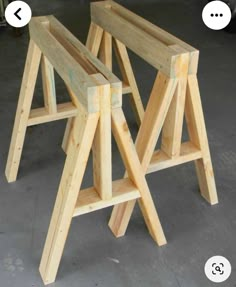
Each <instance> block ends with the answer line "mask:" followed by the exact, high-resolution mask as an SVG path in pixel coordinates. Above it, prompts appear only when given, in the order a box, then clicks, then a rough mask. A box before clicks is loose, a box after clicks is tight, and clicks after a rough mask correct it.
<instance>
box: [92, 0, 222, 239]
mask: <svg viewBox="0 0 236 287" xmlns="http://www.w3.org/2000/svg"><path fill="white" fill-rule="evenodd" d="M91 20H92V22H91V26H90V31H89V35H88V39H87V46H88V47H89V49H90V50H91V51H92V52H93V54H94V55H98V53H99V51H100V55H101V56H100V57H101V59H102V60H103V61H104V63H105V64H106V65H107V67H109V68H110V69H111V59H112V53H111V51H112V43H114V48H115V51H116V55H117V56H118V62H119V64H120V67H121V71H122V73H123V76H124V83H127V82H128V83H129V88H131V91H135V92H134V93H133V97H134V98H135V99H136V100H134V101H133V102H134V105H135V106H134V108H135V110H136V111H142V110H143V108H142V106H141V103H140V101H139V97H138V96H137V95H138V93H137V92H136V91H137V89H136V85H135V84H134V83H135V79H134V75H133V72H132V68H131V65H130V61H129V59H128V53H127V48H129V49H130V50H132V51H133V52H134V53H136V54H137V55H138V56H140V57H141V58H142V59H143V60H145V61H146V62H147V63H149V64H151V65H152V66H153V67H154V68H156V69H157V70H158V74H157V77H156V80H155V83H154V86H153V89H152V92H151V96H150V99H149V102H148V105H147V108H146V111H145V114H144V116H142V112H140V113H138V114H139V121H140V122H141V126H140V129H139V132H138V136H137V139H136V150H137V153H138V156H139V159H140V162H141V164H142V168H143V171H144V172H145V173H151V172H155V171H158V170H161V169H165V168H169V167H172V166H175V165H179V164H183V163H186V162H189V161H195V166H196V171H197V176H198V181H199V186H200V191H201V195H202V196H203V197H204V198H205V199H206V200H207V201H208V202H209V203H210V204H216V203H218V198H217V191H216V186H215V179H214V173H213V168H212V163H211V157H210V151H209V146H208V140H207V133H206V127H205V122H204V116H203V111H202V106H201V99H200V93H199V87H198V80H197V68H198V58H199V51H198V50H196V49H195V48H193V47H191V46H190V45H188V44H186V43H185V42H183V41H181V40H180V39H178V38H176V37H174V36H173V35H171V34H169V33H167V32H165V31H164V30H162V29H160V28H159V27H157V26H155V25H153V24H151V23H150V22H148V21H146V20H144V19H143V18H141V17H139V16H138V15H136V14H134V13H132V12H130V11H129V10H127V9H125V8H124V7H122V6H120V5H118V4H117V3H115V2H113V1H102V2H96V3H92V4H91ZM112 39H113V41H112ZM126 47H127V48H126ZM184 113H185V118H186V121H187V127H188V133H189V139H190V140H189V141H188V142H185V143H182V127H183V120H184ZM161 131H162V140H161V148H160V149H159V150H156V151H155V148H156V143H157V141H158V138H159V136H160V133H161ZM134 202H135V200H134V201H133V202H132V201H130V202H129V203H127V204H119V205H116V206H115V207H114V209H113V212H112V216H111V219H110V222H109V226H110V228H111V229H112V230H113V232H114V234H115V235H116V236H122V235H124V233H125V231H126V228H127V225H128V222H129V220H130V216H131V214H132V211H133V207H134Z"/></svg>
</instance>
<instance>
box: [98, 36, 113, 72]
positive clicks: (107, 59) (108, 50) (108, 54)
mask: <svg viewBox="0 0 236 287" xmlns="http://www.w3.org/2000/svg"><path fill="white" fill-rule="evenodd" d="M99 59H100V60H101V62H102V63H103V64H104V65H105V66H106V67H107V68H108V69H109V70H110V71H112V37H111V34H109V33H107V32H106V31H104V32H103V37H102V42H101V46H100V53H99Z"/></svg>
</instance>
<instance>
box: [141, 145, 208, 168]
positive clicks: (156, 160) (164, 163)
mask: <svg viewBox="0 0 236 287" xmlns="http://www.w3.org/2000/svg"><path fill="white" fill-rule="evenodd" d="M201 157H202V152H201V150H199V149H198V148H197V147H195V146H194V145H193V144H192V143H191V142H186V143H182V145H181V148H180V155H179V156H178V157H175V158H170V157H169V156H168V155H167V154H166V153H165V152H163V151H162V150H157V151H155V152H154V154H153V156H152V159H151V162H150V164H149V167H148V170H147V173H152V172H156V171H159V170H162V169H166V168H169V167H173V166H176V165H179V164H183V163H187V162H190V161H193V160H197V159H200V158H201Z"/></svg>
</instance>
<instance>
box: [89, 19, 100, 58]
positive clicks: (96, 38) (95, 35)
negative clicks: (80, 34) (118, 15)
mask: <svg viewBox="0 0 236 287" xmlns="http://www.w3.org/2000/svg"><path fill="white" fill-rule="evenodd" d="M102 35H103V29H102V28H101V27H99V26H98V25H96V24H95V23H93V22H91V24H90V27H89V33H88V38H87V42H86V47H87V48H88V49H89V51H91V53H92V54H93V55H94V56H96V57H97V56H98V52H99V48H100V45H101V41H102Z"/></svg>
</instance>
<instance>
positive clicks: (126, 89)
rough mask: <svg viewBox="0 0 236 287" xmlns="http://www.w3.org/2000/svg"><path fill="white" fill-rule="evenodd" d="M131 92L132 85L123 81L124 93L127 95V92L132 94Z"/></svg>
mask: <svg viewBox="0 0 236 287" xmlns="http://www.w3.org/2000/svg"><path fill="white" fill-rule="evenodd" d="M130 93H132V89H131V87H130V86H129V85H128V84H126V83H124V82H123V85H122V94H123V95H125V94H130Z"/></svg>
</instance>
